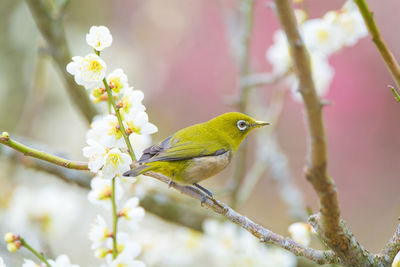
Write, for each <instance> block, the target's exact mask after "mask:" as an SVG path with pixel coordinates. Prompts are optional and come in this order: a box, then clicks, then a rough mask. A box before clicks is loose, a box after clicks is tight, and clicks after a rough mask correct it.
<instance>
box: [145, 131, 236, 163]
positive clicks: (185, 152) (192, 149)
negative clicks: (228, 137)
mask: <svg viewBox="0 0 400 267" xmlns="http://www.w3.org/2000/svg"><path fill="white" fill-rule="evenodd" d="M227 151H228V150H227V149H224V148H221V145H220V144H217V143H214V142H205V143H198V142H190V141H183V142H179V141H177V140H176V139H174V140H172V139H171V137H168V138H167V139H165V140H164V141H162V142H161V143H159V144H158V145H154V146H151V147H149V148H147V149H146V150H144V151H143V156H142V157H141V158H140V159H139V161H138V163H149V162H154V161H177V160H187V159H193V158H198V157H206V156H218V155H222V154H224V153H225V152H227Z"/></svg>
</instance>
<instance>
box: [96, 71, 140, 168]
mask: <svg viewBox="0 0 400 267" xmlns="http://www.w3.org/2000/svg"><path fill="white" fill-rule="evenodd" d="M103 84H104V86H105V88H106V91H107V96H108V100H109V102H110V103H111V105H112V107H113V109H114V111H115V115H116V116H117V119H118V123H119V125H118V126H119V128H120V131H121V133H122V136H123V137H124V140H125V143H126V146H127V147H128V152H129V155H130V156H131V158H132V160H133V161H136V157H135V153H134V151H133V148H132V145H131V142H130V141H129V137H128V135H127V133H126V130H125V127H124V123H123V122H122V117H121V113H120V112H119V109H118V107H117V105H116V104H115V100H114V97H113V95H112V92H111V89H110V87H109V86H108V83H107V80H106V78H104V79H103Z"/></svg>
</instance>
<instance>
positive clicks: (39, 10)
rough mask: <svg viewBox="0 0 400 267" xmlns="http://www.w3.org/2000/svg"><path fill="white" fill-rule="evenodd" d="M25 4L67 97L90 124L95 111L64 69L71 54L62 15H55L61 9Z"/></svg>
mask: <svg viewBox="0 0 400 267" xmlns="http://www.w3.org/2000/svg"><path fill="white" fill-rule="evenodd" d="M26 3H27V4H28V6H29V9H30V11H31V14H32V16H33V19H34V20H35V22H36V25H37V27H38V29H39V30H40V32H41V33H42V36H43V37H44V39H45V40H46V42H47V46H48V51H49V52H50V54H51V56H52V57H53V59H54V61H55V63H56V64H57V66H58V69H59V71H60V73H61V74H62V77H63V78H64V81H65V85H66V88H65V89H66V91H67V93H68V95H69V96H70V98H71V100H72V102H73V103H74V104H76V106H77V107H78V109H79V111H80V112H81V113H82V115H83V116H84V117H85V118H86V120H87V121H88V122H89V123H90V122H91V121H92V119H93V117H94V116H95V115H96V113H97V112H96V109H95V107H94V106H93V103H92V102H91V101H90V99H89V97H88V95H87V93H86V90H85V89H84V88H83V87H81V86H79V85H77V84H76V83H75V81H74V78H73V76H71V75H70V74H69V73H68V72H67V70H66V68H65V67H66V66H67V64H68V63H69V62H70V61H71V53H70V49H69V47H68V44H67V40H66V37H65V31H64V24H63V16H62V14H57V13H58V12H60V10H62V11H63V8H61V9H59V10H54V9H53V8H51V7H50V6H48V5H47V4H46V3H47V1H44V0H26Z"/></svg>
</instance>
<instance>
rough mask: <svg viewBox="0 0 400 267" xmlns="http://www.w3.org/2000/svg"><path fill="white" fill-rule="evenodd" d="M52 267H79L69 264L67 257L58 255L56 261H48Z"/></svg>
mask: <svg viewBox="0 0 400 267" xmlns="http://www.w3.org/2000/svg"><path fill="white" fill-rule="evenodd" d="M49 263H50V265H51V266H52V267H79V265H77V264H71V262H70V260H69V258H68V256H67V255H64V254H63V255H60V256H58V257H57V258H56V260H55V261H54V260H49Z"/></svg>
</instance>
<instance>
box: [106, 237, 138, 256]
mask: <svg viewBox="0 0 400 267" xmlns="http://www.w3.org/2000/svg"><path fill="white" fill-rule="evenodd" d="M117 241H118V246H117V249H118V257H121V258H122V259H126V258H129V259H135V258H136V257H137V256H139V254H140V253H141V251H142V248H141V246H140V245H139V244H138V243H137V242H135V241H133V240H132V238H131V237H130V236H129V235H128V234H127V233H124V232H118V233H117ZM106 242H107V248H108V249H112V248H113V240H112V239H107V241H106ZM111 259H112V255H111V254H107V255H106V260H107V261H108V262H110V260H111Z"/></svg>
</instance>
